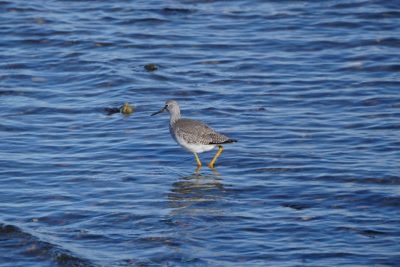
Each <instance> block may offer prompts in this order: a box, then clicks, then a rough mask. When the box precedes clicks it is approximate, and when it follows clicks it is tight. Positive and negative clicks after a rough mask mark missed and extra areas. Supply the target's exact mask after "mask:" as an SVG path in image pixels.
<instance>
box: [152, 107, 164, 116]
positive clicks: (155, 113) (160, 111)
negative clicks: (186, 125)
mask: <svg viewBox="0 0 400 267" xmlns="http://www.w3.org/2000/svg"><path fill="white" fill-rule="evenodd" d="M166 110H167V106H165V107H163V108H162V109H160V110H159V111H157V112H154V113H153V114H151V116H154V115H157V114H159V113H163V112H164V111H166Z"/></svg>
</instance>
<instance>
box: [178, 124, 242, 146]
mask: <svg viewBox="0 0 400 267" xmlns="http://www.w3.org/2000/svg"><path fill="white" fill-rule="evenodd" d="M171 128H172V130H173V131H174V134H175V135H176V136H179V137H180V138H182V139H184V140H185V141H186V142H187V143H191V144H202V145H210V144H225V143H231V142H235V140H232V139H230V138H229V137H227V136H225V135H223V134H220V133H217V132H215V131H214V130H213V129H211V128H210V127H209V126H207V125H206V124H204V123H202V122H200V121H196V120H191V119H178V120H176V121H175V122H173V123H172V125H171Z"/></svg>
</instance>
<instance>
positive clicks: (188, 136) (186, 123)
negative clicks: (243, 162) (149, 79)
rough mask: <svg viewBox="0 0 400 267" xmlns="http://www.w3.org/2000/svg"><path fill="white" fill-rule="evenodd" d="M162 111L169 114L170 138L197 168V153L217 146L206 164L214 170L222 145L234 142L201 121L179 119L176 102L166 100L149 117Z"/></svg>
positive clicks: (179, 112) (198, 162)
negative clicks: (191, 155) (187, 154)
mask: <svg viewBox="0 0 400 267" xmlns="http://www.w3.org/2000/svg"><path fill="white" fill-rule="evenodd" d="M164 111H168V112H169V114H170V120H169V131H170V133H171V135H172V137H173V138H174V139H175V141H176V142H177V143H178V144H179V145H181V146H182V147H183V148H185V149H186V150H188V151H190V152H192V153H193V154H194V156H195V157H196V161H197V168H200V167H201V162H200V159H199V156H198V155H197V153H202V152H206V151H210V150H212V149H214V148H215V147H216V146H218V152H217V153H216V154H215V156H214V158H213V159H212V160H211V162H210V164H208V166H209V167H210V168H214V164H215V161H216V160H217V158H218V157H219V155H220V154H221V152H222V145H223V144H229V143H234V142H236V140H234V139H231V138H229V137H227V136H225V135H223V134H220V133H217V132H216V131H214V130H213V129H211V128H210V127H209V126H207V125H206V124H204V123H202V122H201V121H196V120H191V119H184V118H181V111H180V109H179V105H178V102H176V101H175V100H168V101H167V102H165V106H164V107H163V108H162V109H161V110H160V111H157V112H155V113H153V114H151V116H154V115H156V114H159V113H161V112H164Z"/></svg>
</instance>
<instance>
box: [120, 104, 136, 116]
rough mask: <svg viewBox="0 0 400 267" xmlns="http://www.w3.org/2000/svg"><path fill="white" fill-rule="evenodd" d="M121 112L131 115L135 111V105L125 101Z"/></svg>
mask: <svg viewBox="0 0 400 267" xmlns="http://www.w3.org/2000/svg"><path fill="white" fill-rule="evenodd" d="M120 110H121V113H122V114H125V115H129V114H132V113H133V107H132V106H131V105H129V103H128V102H126V103H124V105H123V106H122V107H121V108H120Z"/></svg>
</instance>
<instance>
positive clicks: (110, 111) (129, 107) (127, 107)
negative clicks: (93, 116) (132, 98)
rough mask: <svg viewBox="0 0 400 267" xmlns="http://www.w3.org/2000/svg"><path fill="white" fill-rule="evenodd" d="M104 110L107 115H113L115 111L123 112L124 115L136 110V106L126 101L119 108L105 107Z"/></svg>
mask: <svg viewBox="0 0 400 267" xmlns="http://www.w3.org/2000/svg"><path fill="white" fill-rule="evenodd" d="M104 111H105V112H106V113H107V115H112V114H115V113H122V114H124V115H130V114H132V113H133V112H134V107H133V106H132V105H130V104H129V103H128V102H125V103H124V104H123V105H122V106H121V107H119V108H105V109H104Z"/></svg>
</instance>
